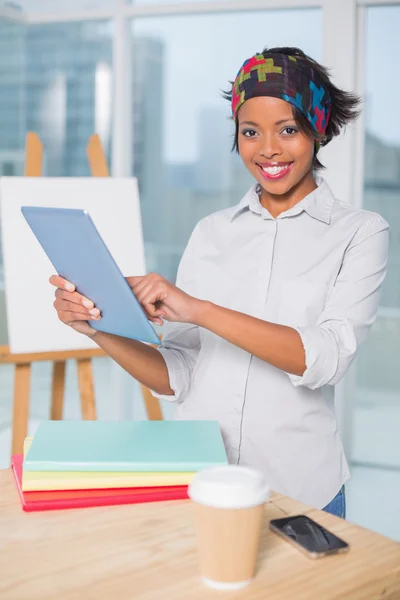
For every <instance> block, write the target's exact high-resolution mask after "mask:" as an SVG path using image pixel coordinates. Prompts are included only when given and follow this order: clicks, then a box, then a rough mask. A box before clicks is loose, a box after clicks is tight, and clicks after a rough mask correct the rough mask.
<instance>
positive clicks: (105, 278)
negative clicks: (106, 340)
mask: <svg viewBox="0 0 400 600" xmlns="http://www.w3.org/2000/svg"><path fill="white" fill-rule="evenodd" d="M21 211H22V214H23V215H24V217H25V219H26V220H27V222H28V225H29V226H30V228H31V229H32V231H33V233H34V234H35V236H36V238H37V239H38V241H39V243H40V244H41V246H42V248H43V250H44V251H45V253H46V254H47V256H48V258H49V259H50V261H51V263H52V264H53V266H54V268H55V270H56V272H57V273H58V274H59V275H60V276H61V277H64V278H65V279H67V280H68V281H70V282H71V283H73V284H74V285H75V287H76V289H77V291H78V292H79V293H81V294H83V295H84V296H86V297H87V298H89V299H90V300H92V301H93V302H94V305H95V306H96V308H98V309H99V310H100V312H101V319H100V320H99V321H89V323H90V325H91V327H93V329H96V330H98V331H104V332H106V333H113V334H114V335H120V336H122V337H126V338H131V339H133V340H140V341H142V342H149V343H152V344H159V343H160V339H159V337H158V335H157V333H156V332H155V330H154V328H153V326H152V324H151V323H150V321H149V320H148V319H147V316H146V314H145V312H144V311H143V309H142V307H141V305H140V304H139V302H138V300H137V299H136V297H135V295H134V293H133V292H132V289H131V288H130V287H129V284H128V283H127V281H126V280H125V277H124V276H123V275H122V273H121V271H120V269H119V267H118V265H117V263H116V262H115V260H114V259H113V257H112V256H111V254H110V252H109V250H108V248H107V246H106V244H105V243H104V241H103V239H102V237H101V236H100V234H99V232H98V231H97V229H96V227H95V225H94V223H93V221H92V219H91V217H90V215H89V213H88V212H87V211H86V210H81V209H73V208H42V207H38V206H22V207H21Z"/></svg>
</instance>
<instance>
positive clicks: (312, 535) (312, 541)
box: [270, 515, 349, 558]
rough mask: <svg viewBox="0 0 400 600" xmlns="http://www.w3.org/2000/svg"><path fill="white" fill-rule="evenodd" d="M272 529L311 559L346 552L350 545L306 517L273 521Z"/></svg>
mask: <svg viewBox="0 0 400 600" xmlns="http://www.w3.org/2000/svg"><path fill="white" fill-rule="evenodd" d="M270 528H271V529H272V531H274V532H275V533H277V534H279V535H280V536H282V537H283V538H284V539H285V540H287V541H288V542H290V543H291V544H292V545H293V546H295V547H296V548H298V550H301V551H302V552H303V553H304V554H306V555H307V556H308V557H309V558H320V557H322V556H326V555H328V554H337V553H339V552H346V551H347V550H348V549H349V545H348V544H347V543H346V542H345V541H344V540H341V539H340V538H338V537H337V536H336V535H334V534H333V533H331V532H330V531H328V530H327V529H325V527H322V525H318V523H316V522H315V521H313V520H312V519H310V518H309V517H307V516H306V515H297V516H294V517H285V518H283V519H272V520H271V522H270Z"/></svg>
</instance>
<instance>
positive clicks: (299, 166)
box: [238, 96, 314, 196]
mask: <svg viewBox="0 0 400 600" xmlns="http://www.w3.org/2000/svg"><path fill="white" fill-rule="evenodd" d="M238 118H239V122H238V146H239V154H240V156H241V158H242V160H243V162H244V164H245V166H246V167H247V169H248V170H249V171H250V173H251V174H252V175H253V176H254V177H255V178H256V179H257V181H258V183H259V184H260V185H261V187H262V189H263V190H264V192H266V193H267V195H269V194H271V195H273V196H281V195H284V194H288V192H290V190H292V188H294V187H296V189H298V188H299V186H300V187H302V186H303V185H304V186H305V187H307V186H309V185H310V182H313V183H314V178H313V174H312V165H313V160H314V140H312V139H310V138H309V137H306V136H305V135H304V134H303V133H302V132H301V131H299V128H298V126H297V125H296V121H295V120H294V117H293V112H292V107H291V105H290V104H289V103H288V102H285V101H284V100H281V99H279V98H272V97H269V96H259V97H256V98H251V99H250V100H246V102H245V103H244V104H243V105H242V106H241V107H240V109H239V113H238ZM299 191H300V190H299ZM310 191H311V190H310ZM306 193H309V192H307V191H306Z"/></svg>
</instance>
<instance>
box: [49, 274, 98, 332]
mask: <svg viewBox="0 0 400 600" xmlns="http://www.w3.org/2000/svg"><path fill="white" fill-rule="evenodd" d="M49 281H50V283H51V284H52V285H54V286H55V287H56V288H57V289H56V291H55V297H56V299H55V301H54V303H53V305H54V308H55V309H56V311H57V315H58V318H59V319H60V321H62V322H63V323H65V324H66V325H69V326H70V327H72V329H75V330H76V331H78V332H79V333H83V334H84V335H87V336H88V337H94V335H95V334H96V333H97V332H96V330H95V329H93V328H92V327H90V325H89V323H88V322H87V321H88V320H89V319H90V320H91V321H97V320H98V319H100V318H101V316H100V311H99V309H98V308H95V306H94V304H93V302H92V301H91V300H89V299H88V298H85V297H84V296H82V295H81V294H78V292H76V291H75V286H74V285H73V284H72V283H70V282H69V281H66V280H65V279H63V278H62V277H60V276H59V275H52V276H51V277H50V280H49Z"/></svg>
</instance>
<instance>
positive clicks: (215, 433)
mask: <svg viewBox="0 0 400 600" xmlns="http://www.w3.org/2000/svg"><path fill="white" fill-rule="evenodd" d="M227 462H228V461H227V457H226V452H225V447H224V443H223V440H222V435H221V431H220V428H219V425H218V423H217V422H216V421H178V420H177V421H108V422H106V421H45V422H43V423H41V424H40V425H39V428H38V430H37V432H36V434H35V436H34V438H33V442H32V444H31V447H30V449H29V451H28V454H27V456H26V458H25V461H24V470H25V471H101V472H106V471H112V472H115V471H120V472H149V473H150V472H159V473H160V472H166V473H170V472H182V473H188V472H195V471H199V470H200V469H204V468H207V467H212V466H220V465H226V464H227Z"/></svg>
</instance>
